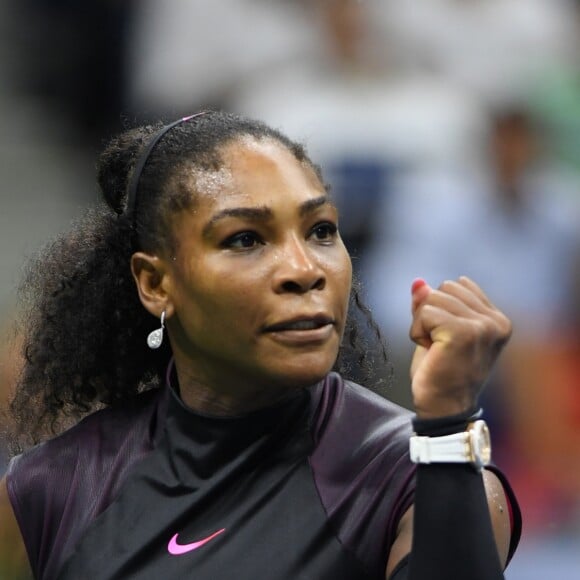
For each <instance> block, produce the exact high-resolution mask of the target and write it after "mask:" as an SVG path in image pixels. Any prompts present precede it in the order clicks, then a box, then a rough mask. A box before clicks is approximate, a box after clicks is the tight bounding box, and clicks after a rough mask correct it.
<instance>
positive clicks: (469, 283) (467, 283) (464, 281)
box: [459, 276, 495, 309]
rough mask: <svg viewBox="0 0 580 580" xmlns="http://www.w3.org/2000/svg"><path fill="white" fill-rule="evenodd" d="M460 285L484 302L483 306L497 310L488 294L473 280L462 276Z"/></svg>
mask: <svg viewBox="0 0 580 580" xmlns="http://www.w3.org/2000/svg"><path fill="white" fill-rule="evenodd" d="M459 284H461V285H462V286H464V287H465V288H468V289H469V290H471V292H473V293H474V294H475V295H476V296H477V297H478V298H479V299H480V300H481V301H482V302H483V304H485V305H486V306H488V307H489V308H493V309H495V306H494V304H493V303H492V302H491V300H490V299H489V298H488V297H487V294H486V293H485V292H484V291H483V290H482V289H481V288H480V287H479V285H478V284H476V283H475V282H474V281H473V280H472V279H471V278H468V277H467V276H460V277H459Z"/></svg>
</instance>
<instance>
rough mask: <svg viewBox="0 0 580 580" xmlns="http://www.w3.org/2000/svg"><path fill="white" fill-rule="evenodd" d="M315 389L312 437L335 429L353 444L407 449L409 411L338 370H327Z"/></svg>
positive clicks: (410, 428)
mask: <svg viewBox="0 0 580 580" xmlns="http://www.w3.org/2000/svg"><path fill="white" fill-rule="evenodd" d="M316 389H317V391H316V392H315V393H314V397H313V399H314V401H315V404H316V405H317V408H316V411H315V412H314V429H313V431H314V436H315V438H320V437H324V436H327V435H328V434H329V432H337V431H338V432H340V433H341V436H344V437H345V438H346V441H345V442H348V441H350V442H352V444H353V445H356V446H361V445H362V446H365V447H366V446H370V447H375V448H380V449H383V450H384V449H385V447H387V448H391V447H396V448H398V449H399V450H400V452H401V453H403V452H404V451H406V450H407V448H408V441H409V437H410V435H411V432H412V427H411V417H412V413H411V411H409V410H408V409H405V408H403V407H401V406H399V405H397V404H396V403H393V402H392V401H389V400H387V399H385V398H384V397H381V396H380V395H378V394H377V393H374V392H373V391H371V390H370V389H367V388H365V387H363V386H361V385H358V384H356V383H353V382H351V381H348V380H345V379H344V378H343V377H341V376H340V375H339V374H338V373H330V374H329V375H328V376H327V377H326V379H325V380H324V381H323V382H322V383H320V384H319V385H317V387H316Z"/></svg>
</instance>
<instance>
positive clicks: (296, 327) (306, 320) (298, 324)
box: [264, 314, 334, 332]
mask: <svg viewBox="0 0 580 580" xmlns="http://www.w3.org/2000/svg"><path fill="white" fill-rule="evenodd" d="M330 325H334V319H332V318H331V317H329V316H326V315H324V314H317V315H314V316H300V317H297V318H293V319H290V320H284V321H282V322H277V323H276V324H271V325H270V326H267V327H266V328H265V329H264V332H288V331H298V332H300V331H302V332H304V331H313V330H318V329H320V328H324V327H326V326H330Z"/></svg>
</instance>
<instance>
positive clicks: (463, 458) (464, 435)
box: [409, 419, 491, 471]
mask: <svg viewBox="0 0 580 580" xmlns="http://www.w3.org/2000/svg"><path fill="white" fill-rule="evenodd" d="M409 451H410V454H411V461H413V463H471V464H472V465H473V466H474V467H475V468H476V469H477V470H478V471H481V469H482V468H483V467H484V466H485V465H488V464H489V463H490V462H491V440H490V435H489V429H488V427H487V424H486V423H485V421H483V420H481V419H479V420H478V421H474V422H473V423H470V424H469V425H468V426H467V430H466V431H463V432H461V433H453V434H452V435H443V436H441V437H426V436H423V435H413V436H412V437H411V438H410V440H409Z"/></svg>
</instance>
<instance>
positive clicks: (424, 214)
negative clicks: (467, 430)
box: [0, 0, 580, 580]
mask: <svg viewBox="0 0 580 580" xmlns="http://www.w3.org/2000/svg"><path fill="white" fill-rule="evenodd" d="M205 107H212V108H225V109H229V110H232V111H236V112H240V113H243V114H247V115H250V116H254V117H258V118H261V119H263V120H265V121H267V122H268V123H270V124H272V125H274V126H276V127H279V128H281V129H282V130H283V131H284V132H286V133H287V134H289V136H290V137H292V138H295V139H298V140H301V141H303V142H304V143H305V144H306V145H307V147H308V150H309V152H310V154H311V156H312V157H313V159H314V160H315V161H317V162H318V163H320V165H321V166H322V168H323V170H324V173H325V175H326V178H327V180H328V182H329V183H330V184H331V186H332V191H333V194H334V196H335V197H336V200H337V203H338V204H339V208H340V210H341V212H342V218H341V219H342V221H341V229H342V232H343V237H344V238H345V241H346V243H347V245H348V246H349V249H350V250H351V252H352V254H353V259H354V264H355V270H356V273H357V275H358V276H359V278H360V279H361V280H362V282H363V284H364V288H365V296H366V300H367V302H368V303H369V304H370V305H371V307H372V309H373V312H374V315H375V317H376V319H377V321H378V322H379V324H380V326H381V328H382V330H383V332H384V334H385V337H386V339H387V342H388V345H389V349H390V353H391V359H392V361H393V365H394V377H393V379H392V381H391V384H390V385H389V386H388V387H387V388H386V389H385V391H384V392H385V394H386V395H387V396H388V397H389V398H391V399H393V400H395V401H397V402H399V403H400V404H402V405H405V406H409V405H410V396H409V379H408V367H409V361H410V357H411V352H412V346H411V343H410V341H409V339H408V327H409V323H410V312H409V303H410V285H411V282H412V280H413V279H414V278H415V277H423V278H425V279H426V280H427V281H428V282H429V283H430V284H431V285H435V286H436V285H438V284H439V283H440V282H442V281H443V280H445V279H449V278H455V277H457V276H459V275H461V274H467V275H469V276H471V277H473V278H474V279H475V280H476V281H478V282H479V283H480V284H481V285H482V287H483V288H484V289H485V290H486V291H487V293H488V295H489V296H490V298H491V299H492V300H493V301H494V302H495V303H496V304H497V305H498V306H499V307H500V308H502V309H503V310H504V311H505V312H506V313H507V314H508V315H509V316H510V317H511V318H512V319H513V321H514V327H515V332H514V336H513V339H512V342H511V343H510V345H509V346H508V348H507V350H506V351H505V354H504V355H503V356H502V359H501V362H500V364H499V365H498V366H497V368H496V371H495V374H494V376H493V377H492V379H491V380H490V383H489V385H488V389H487V391H486V394H485V400H484V401H483V405H484V407H485V413H486V418H487V420H488V422H489V423H490V425H491V429H492V434H493V443H494V449H495V451H494V457H495V460H496V461H497V463H499V465H500V466H501V467H502V468H503V469H504V470H505V472H506V473H507V474H508V476H509V478H510V480H511V482H512V484H513V487H514V488H515V490H516V493H517V495H518V497H519V500H520V503H521V507H522V511H523V514H524V532H523V537H522V542H521V545H520V549H519V551H518V553H517V554H516V556H515V558H514V560H513V562H512V563H511V565H510V567H509V568H508V571H507V575H506V577H507V578H508V579H509V580H534V579H545V578H548V577H550V578H562V579H564V578H579V577H580V550H579V549H578V546H579V545H580V227H579V226H580V0H219V2H216V1H215V0H190V1H189V2H183V1H182V0H163V2H159V1H154V0H124V1H123V2H118V1H115V0H84V2H82V3H81V2H73V1H72V0H20V1H19V2H17V3H8V2H3V3H1V4H0V127H1V130H0V176H1V179H2V189H1V192H0V208H1V209H0V264H1V268H0V329H2V337H3V340H2V343H0V344H2V345H7V344H11V342H10V338H11V336H10V333H11V330H10V329H11V326H10V322H11V319H12V317H13V314H14V306H15V301H16V290H15V288H16V285H17V283H18V280H19V278H20V275H21V271H22V268H23V265H24V264H25V261H26V258H27V256H30V255H31V254H32V253H34V252H35V251H36V250H37V249H38V248H39V247H40V246H41V245H42V244H44V243H45V242H46V241H47V240H48V239H49V238H50V237H51V236H54V235H56V234H57V233H58V232H60V231H62V230H63V229H65V228H67V226H68V224H69V223H70V221H71V220H72V219H74V218H75V217H76V216H78V215H80V214H82V212H83V211H85V210H86V208H87V207H88V206H89V205H91V204H93V203H95V201H96V200H97V198H98V193H97V190H96V185H95V175H94V165H95V160H96V156H97V155H98V152H99V150H100V149H101V148H102V146H103V144H104V143H105V142H106V141H107V139H108V138H109V137H110V136H111V135H113V134H114V133H116V132H118V131H119V130H121V129H123V128H126V127H129V126H132V125H134V124H135V123H137V122H140V121H146V120H156V119H158V118H159V117H162V118H165V119H173V118H175V117H177V116H180V115H183V114H187V113H190V112H194V111H196V110H198V109H200V108H205ZM17 360H18V357H16V356H15V355H14V353H13V351H12V349H11V348H9V347H8V346H3V347H0V396H1V397H2V398H3V400H5V399H6V398H7V397H8V396H9V391H10V388H11V384H12V381H13V377H14V373H15V372H16V370H17V364H18V363H17ZM7 456H8V453H7V451H6V450H5V449H2V447H1V446H0V474H1V473H2V471H3V470H4V469H5V466H6V461H7ZM0 525H1V522H0ZM8 567H9V564H8V563H0V579H2V580H4V579H10V578H13V576H11V575H10V572H9V571H8Z"/></svg>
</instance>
